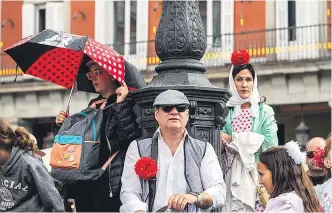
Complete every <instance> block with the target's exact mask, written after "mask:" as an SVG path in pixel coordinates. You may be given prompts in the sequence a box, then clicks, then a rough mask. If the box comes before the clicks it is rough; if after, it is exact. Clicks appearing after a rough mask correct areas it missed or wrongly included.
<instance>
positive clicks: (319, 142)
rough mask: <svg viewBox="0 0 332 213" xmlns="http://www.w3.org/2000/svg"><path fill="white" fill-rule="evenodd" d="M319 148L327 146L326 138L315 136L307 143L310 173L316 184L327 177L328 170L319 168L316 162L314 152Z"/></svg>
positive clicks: (307, 160) (307, 161)
mask: <svg viewBox="0 0 332 213" xmlns="http://www.w3.org/2000/svg"><path fill="white" fill-rule="evenodd" d="M318 148H320V149H323V150H324V148H325V140H324V138H320V137H315V138H312V139H310V140H309V141H308V142H307V144H306V152H307V159H306V163H307V165H308V169H309V170H308V175H309V177H310V179H311V181H312V183H313V184H314V185H317V184H322V183H323V182H324V179H325V177H326V171H325V169H323V168H319V167H317V166H316V165H315V162H314V152H315V150H317V149H318Z"/></svg>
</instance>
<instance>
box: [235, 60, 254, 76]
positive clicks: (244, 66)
mask: <svg viewBox="0 0 332 213" xmlns="http://www.w3.org/2000/svg"><path fill="white" fill-rule="evenodd" d="M245 69H248V70H249V71H250V72H251V74H252V78H255V75H256V72H255V69H254V67H253V66H252V65H251V64H250V63H249V64H239V65H234V67H233V71H232V76H233V78H234V77H235V76H236V75H237V74H238V73H239V72H241V71H242V70H245Z"/></svg>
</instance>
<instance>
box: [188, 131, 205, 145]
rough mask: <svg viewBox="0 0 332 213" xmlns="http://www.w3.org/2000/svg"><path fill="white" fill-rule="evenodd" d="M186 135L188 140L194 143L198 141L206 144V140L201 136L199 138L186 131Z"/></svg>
mask: <svg viewBox="0 0 332 213" xmlns="http://www.w3.org/2000/svg"><path fill="white" fill-rule="evenodd" d="M188 137H189V139H190V140H192V141H194V142H195V143H200V144H207V141H206V140H202V139H201V138H199V137H198V136H196V135H194V134H192V133H190V132H188Z"/></svg>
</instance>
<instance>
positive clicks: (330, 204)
mask: <svg viewBox="0 0 332 213" xmlns="http://www.w3.org/2000/svg"><path fill="white" fill-rule="evenodd" d="M331 147H332V142H331V133H330V134H329V136H328V137H327V139H326V146H325V150H324V152H321V153H320V154H318V153H315V154H316V155H317V154H318V155H320V156H317V157H316V159H317V161H318V166H319V165H322V167H323V168H324V169H325V170H326V180H325V182H324V183H323V184H321V185H316V186H315V191H316V193H317V195H318V199H319V202H320V204H321V206H322V208H323V209H324V211H325V212H332V178H331V172H332V148H331Z"/></svg>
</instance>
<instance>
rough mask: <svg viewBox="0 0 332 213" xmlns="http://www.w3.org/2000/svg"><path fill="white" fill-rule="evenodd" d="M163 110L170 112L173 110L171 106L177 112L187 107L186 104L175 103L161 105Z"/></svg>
mask: <svg viewBox="0 0 332 213" xmlns="http://www.w3.org/2000/svg"><path fill="white" fill-rule="evenodd" d="M161 108H162V109H163V111H164V112H167V113H168V112H170V111H172V110H173V108H175V109H176V111H178V112H184V111H186V109H188V106H187V105H176V106H161Z"/></svg>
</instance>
